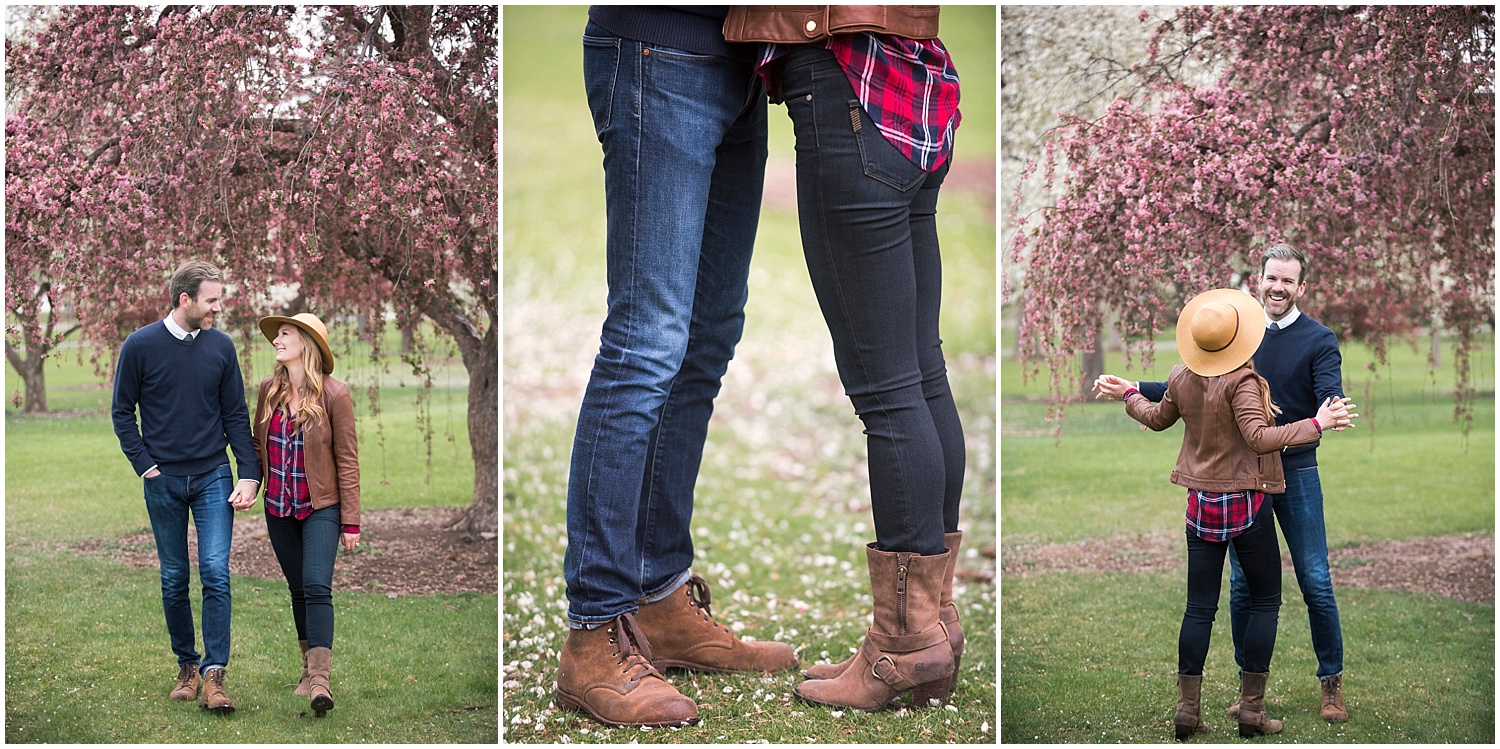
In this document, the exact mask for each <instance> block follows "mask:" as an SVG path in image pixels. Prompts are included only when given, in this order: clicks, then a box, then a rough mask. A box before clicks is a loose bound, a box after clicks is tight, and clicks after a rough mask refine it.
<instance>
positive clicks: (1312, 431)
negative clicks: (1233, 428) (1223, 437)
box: [1232, 374, 1333, 453]
mask: <svg viewBox="0 0 1500 749" xmlns="http://www.w3.org/2000/svg"><path fill="white" fill-rule="evenodd" d="M1232 405H1233V408H1234V421H1235V423H1236V424H1237V425H1238V426H1239V428H1240V434H1241V435H1242V436H1243V437H1244V438H1245V444H1247V445H1249V446H1250V449H1251V450H1254V451H1256V452H1258V453H1270V452H1276V451H1277V450H1280V449H1281V448H1283V447H1292V446H1294V445H1308V444H1312V443H1314V442H1317V441H1318V439H1319V437H1320V436H1321V435H1322V432H1321V431H1320V429H1319V427H1320V426H1321V427H1323V428H1325V429H1326V428H1329V427H1332V426H1333V424H1331V423H1330V424H1322V425H1320V424H1317V423H1314V421H1313V420H1312V419H1303V420H1301V421H1294V422H1292V423H1290V424H1287V425H1286V426H1274V425H1273V424H1271V423H1270V422H1268V421H1267V420H1266V406H1265V401H1264V400H1262V395H1261V391H1260V382H1259V380H1258V379H1257V378H1256V377H1255V375H1253V374H1251V375H1250V376H1248V377H1243V378H1241V379H1240V380H1239V382H1237V383H1235V386H1234V394H1233V397H1232Z"/></svg>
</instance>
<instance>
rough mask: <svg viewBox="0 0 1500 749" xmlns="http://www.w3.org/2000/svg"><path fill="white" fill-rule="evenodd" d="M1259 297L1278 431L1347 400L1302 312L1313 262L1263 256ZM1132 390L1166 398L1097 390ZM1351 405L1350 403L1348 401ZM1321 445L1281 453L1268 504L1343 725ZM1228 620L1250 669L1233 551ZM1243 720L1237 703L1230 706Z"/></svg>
mask: <svg viewBox="0 0 1500 749" xmlns="http://www.w3.org/2000/svg"><path fill="white" fill-rule="evenodd" d="M1260 267H1261V273H1260V279H1259V284H1260V295H1261V306H1262V307H1263V308H1264V310H1265V313H1266V325H1267V329H1266V335H1265V339H1264V340H1263V341H1262V342H1261V344H1260V348H1259V349H1258V350H1257V351H1256V352H1255V357H1254V361H1255V369H1256V371H1257V372H1259V373H1260V374H1261V376H1262V377H1265V378H1266V380H1267V382H1269V383H1270V386H1271V400H1272V402H1274V403H1275V404H1276V405H1278V406H1280V407H1281V410H1282V412H1281V414H1280V415H1279V416H1277V417H1276V423H1277V424H1278V425H1285V424H1290V423H1292V422H1295V421H1298V420H1300V419H1306V418H1309V417H1311V416H1313V415H1314V414H1316V413H1317V411H1318V404H1320V403H1322V402H1323V401H1324V399H1327V398H1343V397H1344V391H1343V374H1342V372H1341V370H1340V367H1341V364H1342V361H1343V359H1342V357H1341V356H1340V354H1339V344H1338V338H1337V337H1336V336H1335V335H1334V333H1333V331H1332V330H1329V329H1328V328H1327V327H1325V326H1324V325H1323V324H1321V323H1319V322H1318V321H1317V320H1314V319H1312V318H1311V317H1308V316H1307V315H1304V314H1302V312H1301V311H1300V310H1298V309H1297V300H1298V299H1301V298H1302V295H1303V294H1305V293H1306V292H1307V272H1308V263H1307V257H1306V256H1305V255H1303V253H1302V252H1301V251H1299V250H1297V249H1296V248H1294V247H1292V246H1291V245H1289V244H1285V243H1280V244H1275V245H1272V246H1271V247H1269V248H1267V249H1266V250H1265V252H1264V254H1263V256H1262V257H1261V263H1260ZM1131 387H1135V388H1136V389H1138V390H1140V391H1141V394H1142V395H1145V396H1146V397H1147V398H1149V399H1151V400H1152V401H1160V400H1161V398H1162V395H1163V394H1165V393H1166V390H1167V387H1166V383H1164V382H1142V383H1138V384H1136V383H1131V382H1128V381H1126V380H1123V379H1121V378H1119V377H1116V376H1114V375H1103V376H1101V377H1100V378H1099V380H1098V381H1097V382H1095V384H1094V388H1095V390H1097V391H1099V393H1100V396H1107V397H1110V398H1112V399H1119V398H1120V397H1122V396H1123V395H1124V393H1125V391H1126V390H1128V389H1129V388H1131ZM1345 401H1346V402H1347V401H1348V399H1347V398H1345ZM1317 449H1318V445H1317V443H1313V444H1311V445H1304V446H1301V447H1291V448H1287V449H1285V450H1283V451H1282V453H1281V464H1282V468H1283V470H1284V471H1285V473H1286V492H1285V493H1283V494H1270V495H1267V496H1266V499H1267V500H1268V501H1269V502H1270V503H1271V509H1272V511H1273V512H1275V514H1276V521H1277V524H1279V525H1280V526H1281V533H1282V535H1283V536H1285V537H1286V544H1287V550H1288V551H1289V552H1290V553H1291V556H1292V566H1293V568H1295V570H1296V573H1297V586H1298V587H1299V588H1301V589H1302V598H1303V600H1304V601H1305V602H1306V603H1307V618H1308V624H1309V626H1310V628H1311V630H1312V643H1313V651H1314V652H1315V653H1316V654H1317V656H1318V671H1317V675H1318V679H1319V681H1320V683H1321V691H1322V707H1321V708H1320V710H1319V714H1320V716H1321V717H1322V718H1323V720H1326V721H1329V722H1334V723H1339V722H1343V721H1346V720H1348V719H1349V712H1348V710H1347V709H1346V708H1345V706H1344V697H1343V671H1344V639H1343V633H1342V631H1341V629H1340V626H1339V608H1338V602H1337V601H1335V600H1334V595H1333V579H1332V577H1331V576H1330V575H1329V571H1328V538H1327V534H1326V533H1325V531H1324V526H1323V487H1322V484H1321V483H1320V482H1319V479H1318V455H1317ZM1229 560H1230V571H1229V617H1230V624H1231V630H1232V633H1233V636H1234V659H1235V661H1236V662H1237V663H1239V664H1240V665H1241V667H1243V666H1244V657H1243V647H1242V643H1243V641H1244V637H1243V635H1244V632H1245V629H1246V626H1247V622H1248V620H1249V616H1250V614H1249V597H1250V594H1249V592H1248V590H1247V588H1246V585H1245V579H1244V575H1243V574H1242V573H1241V571H1240V565H1239V559H1238V558H1237V557H1236V556H1235V554H1234V550H1233V549H1231V550H1230V552H1229ZM1229 715H1230V717H1238V715H1239V703H1238V702H1236V703H1235V704H1233V705H1231V706H1230V708H1229Z"/></svg>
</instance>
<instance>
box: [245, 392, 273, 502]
mask: <svg viewBox="0 0 1500 749" xmlns="http://www.w3.org/2000/svg"><path fill="white" fill-rule="evenodd" d="M270 385H271V378H270V377H267V378H265V379H263V380H261V381H260V390H259V392H257V393H256V394H255V420H254V421H252V422H250V438H251V440H252V442H253V443H254V445H255V462H256V463H257V464H259V465H260V477H261V482H260V488H261V489H265V487H266V481H265V478H266V476H268V475H269V473H268V471H269V470H270V468H269V466H267V465H266V450H265V448H264V447H262V445H264V444H265V441H266V437H267V435H266V430H267V429H269V428H270V424H269V423H268V422H267V420H266V414H265V409H266V390H268V389H270Z"/></svg>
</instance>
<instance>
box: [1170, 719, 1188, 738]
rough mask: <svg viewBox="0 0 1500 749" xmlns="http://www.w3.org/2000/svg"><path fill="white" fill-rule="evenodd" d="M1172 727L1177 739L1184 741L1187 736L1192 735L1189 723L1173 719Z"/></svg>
mask: <svg viewBox="0 0 1500 749" xmlns="http://www.w3.org/2000/svg"><path fill="white" fill-rule="evenodd" d="M1172 727H1173V728H1174V729H1176V735H1177V740H1178V741H1186V740H1187V737H1189V736H1192V735H1193V725H1192V724H1191V723H1180V722H1178V721H1176V720H1173V721H1172Z"/></svg>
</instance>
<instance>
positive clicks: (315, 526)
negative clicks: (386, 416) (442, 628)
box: [254, 312, 359, 716]
mask: <svg viewBox="0 0 1500 749" xmlns="http://www.w3.org/2000/svg"><path fill="white" fill-rule="evenodd" d="M260 330H261V332H262V333H264V334H265V336H266V338H267V339H269V340H270V341H271V345H272V346H273V347H274V348H275V349H276V368H275V370H274V371H273V372H272V373H271V374H270V375H269V376H267V377H266V378H265V379H263V380H261V382H260V397H259V398H258V399H257V400H256V405H255V424H254V427H255V430H254V431H255V453H256V455H257V456H258V457H259V458H260V467H261V475H263V476H265V477H266V480H265V496H266V531H267V533H269V535H270V537H271V548H273V549H274V550H275V551H276V560H277V561H278V562H280V563H281V571H282V572H283V573H284V574H285V575H286V581H287V588H288V590H290V591H291V595H292V620H293V621H294V622H295V623H296V625H297V640H298V644H299V645H300V646H301V647H302V680H301V681H300V682H299V683H298V684H297V689H296V690H295V691H294V693H295V694H297V695H300V696H303V697H308V698H309V700H310V703H309V704H310V706H311V707H312V709H313V710H314V712H315V713H316V714H317V715H319V716H321V715H323V713H325V712H326V711H328V710H330V709H332V708H333V694H332V692H331V690H330V685H329V678H330V675H329V671H330V670H331V667H332V664H331V660H332V654H333V653H332V648H333V560H334V558H335V557H336V556H337V554H338V547H339V544H340V543H342V544H343V547H344V549H345V550H353V549H354V548H355V547H356V546H358V545H359V450H358V445H357V444H356V441H355V433H354V403H353V401H352V400H351V399H350V397H349V388H348V387H347V386H345V385H344V383H342V382H339V381H338V380H335V379H333V378H332V377H330V376H329V375H331V374H333V352H332V350H330V349H329V348H328V329H327V328H326V327H324V326H323V322H322V321H321V320H319V319H318V318H317V317H316V316H315V315H311V314H308V313H305V312H304V313H302V314H299V315H293V316H291V317H278V316H272V317H267V318H264V319H262V320H261V321H260Z"/></svg>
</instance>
